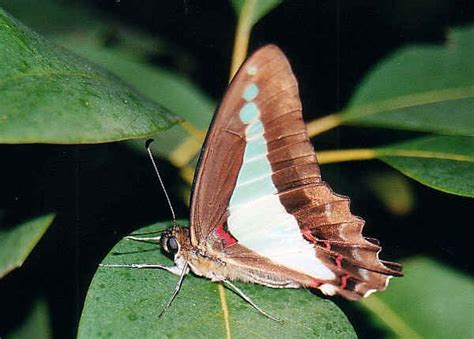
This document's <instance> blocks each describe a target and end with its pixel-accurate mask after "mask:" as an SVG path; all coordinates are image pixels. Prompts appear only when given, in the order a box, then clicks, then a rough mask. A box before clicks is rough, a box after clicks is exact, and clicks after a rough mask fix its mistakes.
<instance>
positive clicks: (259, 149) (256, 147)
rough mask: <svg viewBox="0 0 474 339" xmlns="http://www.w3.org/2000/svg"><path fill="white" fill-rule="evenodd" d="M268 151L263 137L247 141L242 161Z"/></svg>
mask: <svg viewBox="0 0 474 339" xmlns="http://www.w3.org/2000/svg"><path fill="white" fill-rule="evenodd" d="M267 153H268V150H267V143H266V142H265V139H264V138H255V139H253V140H251V141H248V142H247V146H245V153H244V163H245V162H247V161H249V160H250V159H253V158H258V157H262V156H266V155H267Z"/></svg>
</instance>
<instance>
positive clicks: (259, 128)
mask: <svg viewBox="0 0 474 339" xmlns="http://www.w3.org/2000/svg"><path fill="white" fill-rule="evenodd" d="M263 132H264V131H263V124H262V122H261V121H260V120H257V121H255V122H254V123H253V124H251V125H248V126H247V128H246V129H245V136H246V137H247V141H248V140H250V139H252V138H254V137H256V136H263Z"/></svg>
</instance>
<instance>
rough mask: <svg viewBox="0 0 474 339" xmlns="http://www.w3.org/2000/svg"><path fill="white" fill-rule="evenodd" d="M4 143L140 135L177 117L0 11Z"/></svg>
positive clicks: (93, 140) (1, 139)
mask: <svg viewBox="0 0 474 339" xmlns="http://www.w3.org/2000/svg"><path fill="white" fill-rule="evenodd" d="M0 45H1V46H2V48H1V49H0V60H2V61H3V62H2V63H1V64H0V96H1V97H2V105H1V106H0V142H2V143H37V142H44V143H97V142H106V141H118V140H125V139H132V138H140V137H145V136H148V135H151V134H153V133H156V132H158V131H161V130H164V129H167V128H169V127H170V126H171V125H172V124H173V123H174V122H175V121H177V118H176V117H174V116H172V115H171V114H170V113H168V112H167V111H166V110H165V109H163V108H162V106H160V105H158V104H157V103H155V102H153V101H151V100H148V99H146V98H145V97H143V96H142V95H140V94H138V93H137V92H135V91H134V90H133V89H131V88H130V87H128V86H127V85H125V84H124V83H123V82H122V81H121V80H119V79H117V78H116V77H114V76H112V75H111V74H109V73H107V72H106V71H104V70H102V69H100V68H98V67H96V66H94V65H92V64H89V63H87V62H86V61H84V60H82V59H81V58H79V57H77V56H75V55H73V54H72V53H70V52H68V51H66V50H64V49H62V48H58V47H56V46H54V45H53V44H51V43H50V42H48V41H46V40H45V39H44V38H42V37H40V36H39V35H37V34H36V33H34V32H32V31H31V30H29V29H28V28H27V27H25V26H23V25H22V24H21V23H19V22H18V21H16V20H15V19H13V18H12V17H11V16H9V15H8V14H6V13H5V12H4V11H3V10H1V9H0Z"/></svg>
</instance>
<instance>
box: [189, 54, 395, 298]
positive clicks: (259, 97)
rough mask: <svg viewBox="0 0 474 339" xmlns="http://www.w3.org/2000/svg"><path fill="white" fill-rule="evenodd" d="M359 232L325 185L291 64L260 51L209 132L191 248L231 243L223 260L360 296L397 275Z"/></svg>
mask: <svg viewBox="0 0 474 339" xmlns="http://www.w3.org/2000/svg"><path fill="white" fill-rule="evenodd" d="M224 224H225V228H226V230H227V231H228V232H230V233H229V234H227V233H225V232H224V231H223V225H224ZM362 227H363V220H362V219H360V218H358V217H355V216H354V215H352V214H351V212H350V209H349V199H348V198H347V197H344V196H340V195H337V194H335V193H334V192H333V191H332V190H331V189H330V188H329V187H328V185H327V184H326V183H324V182H322V181H321V176H320V171H319V166H318V164H317V160H316V156H315V153H314V150H313V147H312V145H311V143H310V141H309V139H308V136H307V132H306V127H305V124H304V122H303V119H302V112H301V102H300V99H299V93H298V85H297V81H296V79H295V77H294V75H293V72H292V70H291V67H290V65H289V63H288V60H287V59H286V57H285V56H284V54H283V53H282V52H281V51H280V50H279V49H278V48H277V47H275V46H272V45H270V46H266V47H263V48H261V49H260V50H258V51H257V52H256V53H254V54H253V55H252V56H251V57H250V58H249V59H248V60H247V61H246V62H245V63H244V65H243V66H242V67H241V69H240V70H239V72H238V73H237V75H236V76H235V77H234V79H233V81H232V83H231V85H230V86H229V89H228V91H227V93H226V95H225V97H224V99H223V101H222V104H221V105H220V107H219V109H218V111H217V113H216V115H215V117H214V121H213V123H212V124H211V128H210V131H209V132H208V135H207V138H206V142H205V145H204V148H203V150H202V153H201V158H200V162H199V166H198V171H197V173H196V177H195V182H194V187H193V194H192V203H191V241H192V243H193V245H195V246H199V245H207V247H212V246H213V244H214V242H215V236H216V235H217V238H219V237H220V238H221V239H222V240H223V241H224V245H225V246H226V245H227V246H228V248H227V249H226V248H225V246H224V248H222V247H219V248H218V249H217V250H218V251H219V253H220V255H221V256H226V255H227V257H228V259H229V260H233V262H234V263H237V264H239V265H241V266H242V267H251V266H252V264H251V263H250V262H249V259H248V258H251V257H252V258H253V259H252V260H253V261H255V260H257V261H258V259H255V255H256V256H261V257H263V258H265V260H269V262H271V263H273V264H275V265H276V266H275V267H281V268H282V274H283V270H284V271H285V272H288V271H290V272H291V271H294V272H297V273H298V274H296V273H295V274H296V275H295V276H298V277H299V278H298V280H297V281H298V282H299V283H300V285H302V286H311V287H319V288H320V289H321V290H322V291H323V292H324V293H327V294H334V293H336V292H338V293H340V294H342V295H344V296H345V297H348V298H353V299H356V298H358V297H360V296H363V295H366V294H368V293H370V292H372V291H373V290H382V289H384V288H385V286H386V283H387V276H388V275H395V274H397V272H396V269H394V267H395V266H391V267H390V268H389V267H387V266H386V265H385V264H383V263H382V262H381V261H379V260H378V252H379V251H380V247H378V246H377V245H375V244H372V243H371V242H369V241H367V240H365V238H364V237H363V236H362V234H361V231H362ZM223 232H224V233H223ZM211 235H212V236H211ZM236 242H238V244H237V245H238V247H234V248H232V246H231V245H236ZM220 245H222V244H220ZM220 245H219V246H220ZM231 248H232V249H231ZM243 251H248V253H247V254H246V255H243V254H242V252H243ZM245 258H247V259H245ZM246 260H247V261H246ZM395 268H396V267H395ZM272 270H274V268H272ZM285 274H286V273H285ZM270 285H271V284H270Z"/></svg>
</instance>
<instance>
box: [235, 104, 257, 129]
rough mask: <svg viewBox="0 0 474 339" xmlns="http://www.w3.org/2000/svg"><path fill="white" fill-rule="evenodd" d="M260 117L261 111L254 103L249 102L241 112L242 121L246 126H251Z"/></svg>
mask: <svg viewBox="0 0 474 339" xmlns="http://www.w3.org/2000/svg"><path fill="white" fill-rule="evenodd" d="M259 117H260V110H259V109H258V107H257V105H255V103H254V102H247V103H246V104H245V105H244V106H243V107H242V109H241V110H240V120H242V122H243V123H244V124H250V123H251V122H252V120H255V119H258V118H259Z"/></svg>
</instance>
